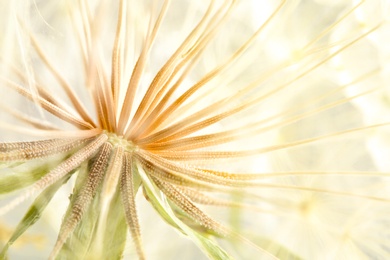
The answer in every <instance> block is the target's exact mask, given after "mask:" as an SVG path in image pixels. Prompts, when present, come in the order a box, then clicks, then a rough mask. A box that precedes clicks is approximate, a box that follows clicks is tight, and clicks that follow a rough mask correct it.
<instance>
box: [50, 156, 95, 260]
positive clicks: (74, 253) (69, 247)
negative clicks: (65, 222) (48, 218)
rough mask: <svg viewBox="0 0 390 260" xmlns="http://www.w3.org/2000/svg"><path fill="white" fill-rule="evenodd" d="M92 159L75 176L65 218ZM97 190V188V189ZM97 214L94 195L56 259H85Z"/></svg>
mask: <svg viewBox="0 0 390 260" xmlns="http://www.w3.org/2000/svg"><path fill="white" fill-rule="evenodd" d="M92 164H93V161H92V160H90V161H89V162H88V167H85V165H84V167H83V170H82V171H80V173H79V174H78V176H77V179H76V183H75V185H74V188H73V194H72V195H71V197H70V202H69V206H68V210H67V212H66V213H65V217H64V219H67V217H68V216H69V214H70V212H71V209H72V207H73V205H74V203H75V201H76V198H77V195H78V194H79V192H80V190H81V189H82V188H83V187H84V186H85V183H86V181H87V174H88V173H89V170H90V167H91V166H92ZM98 192H99V189H98ZM98 214H99V196H95V198H94V199H93V201H92V203H91V205H90V207H89V209H88V210H87V211H86V212H85V214H84V216H83V218H82V220H81V223H80V224H79V225H78V226H77V227H76V229H75V231H74V232H73V234H72V235H71V236H70V237H69V239H68V240H67V242H66V243H65V245H64V246H63V247H62V249H61V251H60V252H59V254H58V255H57V258H56V259H72V260H73V259H75V260H77V259H85V255H86V254H87V251H88V248H89V246H90V243H91V241H92V239H93V233H94V229H95V225H96V221H97V218H98Z"/></svg>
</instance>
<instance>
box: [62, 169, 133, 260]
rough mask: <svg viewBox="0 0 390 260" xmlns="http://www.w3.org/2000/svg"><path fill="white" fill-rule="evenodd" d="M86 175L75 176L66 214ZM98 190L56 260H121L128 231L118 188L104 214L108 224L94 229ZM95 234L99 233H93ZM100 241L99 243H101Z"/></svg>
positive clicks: (82, 185) (97, 207)
mask: <svg viewBox="0 0 390 260" xmlns="http://www.w3.org/2000/svg"><path fill="white" fill-rule="evenodd" d="M91 165H92V162H90V163H89V166H91ZM88 172H89V171H86V172H85V173H84V174H79V176H78V178H77V180H76V184H75V188H74V192H73V195H72V197H71V202H70V206H69V208H68V212H67V213H66V215H68V214H69V213H70V210H71V209H72V206H73V204H74V201H75V198H76V197H77V194H78V193H79V192H80V190H81V189H82V188H83V187H84V185H85V182H86V175H87V173H88ZM101 188H102V187H101V186H100V187H99V188H98V190H97V196H95V197H94V199H93V200H92V203H91V205H90V206H89V208H88V210H87V211H86V212H85V213H84V215H83V217H82V219H81V222H80V224H79V225H77V227H76V229H75V231H74V233H73V234H72V235H71V236H70V237H69V239H68V240H67V242H66V243H65V245H64V246H63V247H62V249H61V251H60V252H59V254H58V256H57V258H56V259H61V260H63V259H64V260H65V259H69V260H78V259H80V260H81V259H122V255H123V251H124V249H125V244H126V235H127V230H128V228H127V223H126V220H125V214H124V210H123V205H122V201H121V198H120V192H119V186H118V189H117V191H116V193H115V195H114V197H113V199H112V201H111V203H110V207H109V212H108V214H107V220H108V221H107V223H105V224H106V225H104V227H103V228H99V227H98V223H99V221H98V219H99V216H100V214H101V212H100V209H101V198H100V196H99V194H100V193H101ZM65 218H66V217H65ZM97 232H103V233H99V234H97ZM99 236H102V237H103V241H101V240H99V239H98V237H99ZM101 242H103V243H102V244H101Z"/></svg>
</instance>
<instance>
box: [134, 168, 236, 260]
mask: <svg viewBox="0 0 390 260" xmlns="http://www.w3.org/2000/svg"><path fill="white" fill-rule="evenodd" d="M137 169H138V174H139V176H140V177H141V179H142V182H143V187H144V189H145V192H146V194H147V196H148V197H149V202H150V203H151V204H152V205H153V207H154V208H155V209H156V210H157V212H158V213H159V214H160V216H161V217H163V218H164V219H165V221H167V222H168V223H169V224H171V225H172V226H174V227H176V228H178V229H179V230H180V231H181V232H183V233H184V234H185V235H187V236H188V237H189V238H190V239H191V240H192V241H193V242H194V243H195V244H196V245H197V246H198V247H199V248H200V249H201V250H202V251H203V252H204V253H205V254H206V255H207V256H208V257H209V258H210V259H214V260H221V259H224V260H225V259H233V257H232V256H230V255H229V254H228V253H227V252H226V251H224V250H223V249H222V248H221V247H220V246H219V245H218V244H217V243H216V242H215V241H213V240H212V239H211V238H210V237H208V236H205V235H202V234H200V233H198V232H196V231H195V230H192V229H191V228H190V227H188V226H187V225H186V224H184V223H183V222H182V221H181V220H180V219H178V218H177V217H176V215H175V213H174V212H173V210H172V208H171V206H170V205H169V203H168V201H167V200H166V198H165V196H164V195H162V194H161V195H160V196H159V195H158V192H157V190H158V189H157V188H156V186H155V185H154V184H153V183H152V182H151V181H150V179H149V177H148V176H147V174H146V173H145V172H144V170H143V168H142V166H140V165H139V164H137Z"/></svg>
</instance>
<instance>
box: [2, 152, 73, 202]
mask: <svg viewBox="0 0 390 260" xmlns="http://www.w3.org/2000/svg"><path fill="white" fill-rule="evenodd" d="M65 157H66V156H61V157H58V156H56V157H54V158H51V160H45V161H42V160H40V159H36V160H32V161H27V162H24V163H17V164H14V165H12V166H11V167H8V168H3V169H0V195H2V194H7V193H10V192H13V191H16V190H19V189H22V188H25V187H27V186H30V185H32V184H33V183H35V182H36V181H38V180H39V179H40V178H42V177H43V176H44V175H45V174H47V173H48V172H49V171H50V170H51V169H53V168H54V167H55V166H57V165H58V164H59V163H60V162H61V161H63V160H64V159H65Z"/></svg>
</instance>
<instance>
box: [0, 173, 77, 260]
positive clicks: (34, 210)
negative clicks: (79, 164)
mask: <svg viewBox="0 0 390 260" xmlns="http://www.w3.org/2000/svg"><path fill="white" fill-rule="evenodd" d="M73 172H74V171H73ZM73 172H71V173H70V174H67V175H66V176H64V177H63V178H62V179H61V180H59V181H57V182H55V183H54V184H52V185H50V186H49V187H47V188H46V189H45V190H44V191H42V193H41V194H40V195H39V196H38V197H37V198H36V199H35V201H34V202H33V204H32V205H31V207H30V208H29V210H28V211H27V212H26V214H25V215H24V217H23V219H22V220H21V221H20V222H19V224H18V226H17V227H16V229H15V231H14V233H13V234H12V236H11V238H10V239H9V240H8V242H7V244H6V245H5V246H4V248H3V250H2V251H1V253H0V259H5V257H6V254H7V251H8V249H9V247H10V246H11V245H12V244H13V243H14V242H15V241H16V240H17V239H18V238H19V237H20V236H21V235H22V234H23V233H24V232H25V231H26V230H27V229H28V228H30V227H31V226H32V225H34V224H35V223H36V222H37V221H38V220H39V219H40V218H41V216H42V212H43V211H44V209H45V208H46V206H47V205H48V204H49V202H50V201H51V199H52V198H53V196H54V194H56V192H57V191H58V189H59V188H60V187H61V186H62V185H63V184H65V183H66V182H67V181H68V180H69V178H70V176H71V175H72V174H73Z"/></svg>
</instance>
